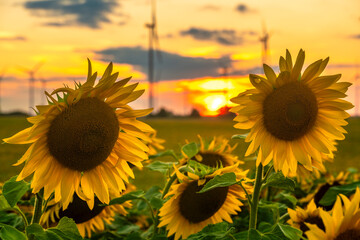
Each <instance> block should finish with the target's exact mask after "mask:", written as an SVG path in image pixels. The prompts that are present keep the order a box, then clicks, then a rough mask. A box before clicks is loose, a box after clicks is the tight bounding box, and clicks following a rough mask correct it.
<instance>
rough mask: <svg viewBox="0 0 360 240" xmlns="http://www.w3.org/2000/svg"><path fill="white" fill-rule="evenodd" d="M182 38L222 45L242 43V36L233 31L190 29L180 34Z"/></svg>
mask: <svg viewBox="0 0 360 240" xmlns="http://www.w3.org/2000/svg"><path fill="white" fill-rule="evenodd" d="M180 35H182V36H191V37H193V38H194V39H197V40H205V41H215V42H217V43H219V44H222V45H228V46H231V45H241V44H242V43H243V41H244V39H243V37H242V36H239V34H237V33H236V31H235V30H229V29H222V30H207V29H204V28H196V27H192V28H190V29H188V30H184V31H181V32H180Z"/></svg>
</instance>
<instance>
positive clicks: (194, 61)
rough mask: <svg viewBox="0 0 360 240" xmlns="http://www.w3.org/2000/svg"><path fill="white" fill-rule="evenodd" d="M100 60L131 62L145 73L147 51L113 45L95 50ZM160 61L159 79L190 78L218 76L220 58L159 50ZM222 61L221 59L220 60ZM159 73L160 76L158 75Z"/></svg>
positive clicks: (157, 67)
mask: <svg viewBox="0 0 360 240" xmlns="http://www.w3.org/2000/svg"><path fill="white" fill-rule="evenodd" d="M96 54H98V59H100V60H101V61H106V62H108V61H113V62H115V63H120V64H131V65H135V66H137V67H139V68H140V71H142V72H143V73H145V74H147V69H148V51H147V50H146V49H144V48H141V47H115V48H108V49H103V50H100V51H97V52H96ZM161 55H162V63H158V62H157V61H156V62H155V68H156V69H157V70H156V71H155V72H156V73H157V74H156V75H158V76H157V77H156V78H157V79H159V80H176V79H192V78H198V77H205V76H209V77H210V76H212V77H215V76H219V73H218V69H219V67H221V66H220V59H217V58H201V57H185V56H181V55H178V54H174V53H169V52H165V51H161ZM222 61H223V60H222ZM159 75H160V76H159Z"/></svg>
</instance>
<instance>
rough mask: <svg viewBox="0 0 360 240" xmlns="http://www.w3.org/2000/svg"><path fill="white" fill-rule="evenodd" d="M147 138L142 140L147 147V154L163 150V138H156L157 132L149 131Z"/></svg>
mask: <svg viewBox="0 0 360 240" xmlns="http://www.w3.org/2000/svg"><path fill="white" fill-rule="evenodd" d="M147 135H148V137H149V138H148V139H146V140H144V141H145V143H146V144H147V146H148V147H149V152H148V154H149V155H155V154H157V153H158V151H159V150H164V146H163V144H164V143H165V140H164V139H162V138H158V137H157V136H156V135H157V132H156V131H155V132H149V133H148V134H147Z"/></svg>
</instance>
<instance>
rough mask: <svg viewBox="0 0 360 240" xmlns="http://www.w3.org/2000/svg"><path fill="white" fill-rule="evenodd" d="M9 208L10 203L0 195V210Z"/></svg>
mask: <svg viewBox="0 0 360 240" xmlns="http://www.w3.org/2000/svg"><path fill="white" fill-rule="evenodd" d="M7 209H11V206H10V204H9V203H8V201H7V200H6V198H5V196H4V195H0V211H2V210H7Z"/></svg>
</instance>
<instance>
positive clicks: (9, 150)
mask: <svg viewBox="0 0 360 240" xmlns="http://www.w3.org/2000/svg"><path fill="white" fill-rule="evenodd" d="M143 120H144V121H145V122H147V123H148V124H150V125H151V126H152V127H153V128H155V129H156V130H157V131H158V137H160V138H163V139H165V140H166V143H165V144H164V146H165V148H166V149H173V150H174V151H175V152H179V151H180V147H181V146H182V145H184V144H185V139H188V140H189V141H197V134H200V135H201V136H202V137H204V138H206V139H210V138H212V137H214V136H224V137H227V138H230V137H231V136H232V135H234V134H237V130H236V129H235V128H233V121H232V120H231V119H216V118H208V119H143ZM348 122H349V125H348V126H346V127H345V128H346V130H347V131H348V134H347V135H346V139H345V140H344V141H340V142H339V144H338V151H337V153H336V158H335V161H334V163H332V164H328V168H329V169H330V170H331V171H336V172H339V171H341V170H346V169H347V168H349V167H355V168H358V169H360V147H359V146H360V118H351V119H349V120H348ZM28 126H30V124H29V123H28V122H27V121H26V119H25V118H23V117H1V118H0V138H1V139H3V138H5V137H9V136H11V135H13V134H14V133H16V132H18V131H20V130H22V129H24V128H26V127H28ZM230 143H231V144H235V143H239V146H238V148H237V149H236V151H235V153H236V154H237V155H239V157H240V158H242V156H243V155H244V152H245V149H246V147H247V145H246V144H245V143H243V142H241V141H240V140H231V142H230ZM27 147H28V146H26V145H10V144H1V145H0V166H1V167H0V181H5V180H7V179H9V178H10V177H11V176H13V175H16V174H18V173H19V172H20V170H21V167H22V166H19V167H13V166H12V164H13V163H15V162H16V161H17V160H18V159H19V158H20V157H21V156H22V154H24V152H25V151H26V149H27ZM252 166H254V163H253V162H248V163H247V164H246V166H245V167H252ZM162 178H163V176H162V175H160V174H156V173H152V172H151V173H150V172H149V171H147V170H144V171H137V172H136V180H135V183H136V185H138V186H139V187H141V188H148V187H149V186H150V185H152V184H154V183H158V184H162V182H163V179H162Z"/></svg>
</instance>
